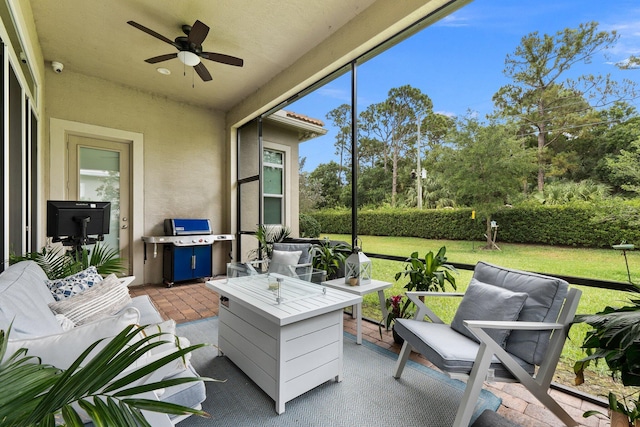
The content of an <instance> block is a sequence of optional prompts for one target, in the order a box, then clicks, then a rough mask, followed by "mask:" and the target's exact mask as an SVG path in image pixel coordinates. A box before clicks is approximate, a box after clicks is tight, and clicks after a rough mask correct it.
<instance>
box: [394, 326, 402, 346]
mask: <svg viewBox="0 0 640 427" xmlns="http://www.w3.org/2000/svg"><path fill="white" fill-rule="evenodd" d="M391 334H392V335H393V342H394V343H396V344H398V345H402V344H404V339H403V338H402V337H401V336H400V335H398V333H397V332H396V329H395V328H394V327H393V326H392V327H391Z"/></svg>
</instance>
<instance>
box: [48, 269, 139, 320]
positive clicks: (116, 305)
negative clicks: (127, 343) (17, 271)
mask: <svg viewBox="0 0 640 427" xmlns="http://www.w3.org/2000/svg"><path fill="white" fill-rule="evenodd" d="M129 303H131V297H130V296H129V288H127V287H126V286H125V285H123V284H122V283H120V281H119V280H118V278H117V277H116V275H115V274H110V275H109V276H107V277H106V278H105V279H104V280H103V281H101V282H99V283H97V284H95V285H93V286H92V287H91V288H89V289H87V290H85V291H84V292H81V293H79V294H75V295H73V296H71V297H69V298H66V299H64V300H62V301H56V302H52V303H51V304H49V307H50V308H51V310H52V311H53V312H54V313H56V314H64V315H65V316H66V317H67V318H69V319H70V320H71V321H72V322H73V323H75V324H76V326H77V325H82V324H84V323H87V322H91V321H93V320H98V319H101V318H104V317H107V316H109V315H112V314H115V313H117V312H118V311H120V310H122V309H123V308H124V307H125V306H127V305H128V304H129Z"/></svg>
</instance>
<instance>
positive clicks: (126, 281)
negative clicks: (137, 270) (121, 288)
mask: <svg viewBox="0 0 640 427" xmlns="http://www.w3.org/2000/svg"><path fill="white" fill-rule="evenodd" d="M118 280H119V281H120V283H121V284H123V285H125V286H127V287H128V286H129V285H130V284H131V282H133V281H134V280H136V276H124V277H119V278H118Z"/></svg>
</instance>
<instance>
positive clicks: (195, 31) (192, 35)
mask: <svg viewBox="0 0 640 427" xmlns="http://www.w3.org/2000/svg"><path fill="white" fill-rule="evenodd" d="M207 34H209V27H207V26H206V25H205V24H203V23H202V22H200V21H196V22H194V23H193V26H192V27H191V31H190V32H189V37H187V41H188V42H189V44H193V45H194V46H200V45H201V44H202V42H203V41H204V39H205V38H207Z"/></svg>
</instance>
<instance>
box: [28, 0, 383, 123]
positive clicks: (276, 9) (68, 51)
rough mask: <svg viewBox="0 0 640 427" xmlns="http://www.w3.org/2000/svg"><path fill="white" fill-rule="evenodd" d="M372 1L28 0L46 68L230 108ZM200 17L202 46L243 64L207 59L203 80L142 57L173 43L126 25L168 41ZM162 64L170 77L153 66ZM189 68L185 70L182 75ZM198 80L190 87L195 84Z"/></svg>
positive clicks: (177, 64) (172, 62)
mask: <svg viewBox="0 0 640 427" xmlns="http://www.w3.org/2000/svg"><path fill="white" fill-rule="evenodd" d="M373 3H375V0H321V1H311V0H217V1H213V0H199V1H198V0H191V1H188V0H135V1H134V0H53V1H52V0H31V1H30V4H31V7H32V10H33V15H34V19H35V23H36V29H37V33H38V39H39V41H40V44H41V48H42V52H43V56H44V59H45V61H46V63H47V65H46V66H47V67H49V66H50V62H51V61H58V62H61V63H63V64H64V71H63V72H76V73H80V74H85V75H89V76H94V77H98V78H103V79H106V80H110V81H114V82H117V83H121V84H123V85H127V86H131V87H134V88H137V89H139V90H142V91H145V92H149V93H153V94H157V95H161V96H165V97H168V98H171V99H174V100H177V101H181V102H187V103H192V104H195V105H199V106H204V107H207V108H211V109H217V110H222V111H227V110H229V109H230V108H231V107H232V106H234V105H236V104H237V103H239V102H240V101H241V100H243V99H245V98H246V97H247V96H249V95H250V94H252V93H254V92H256V91H257V90H258V89H259V88H261V87H262V86H263V85H265V84H266V83H267V82H269V81H270V80H271V79H272V78H274V77H275V76H276V75H278V74H279V73H280V72H281V71H282V70H284V69H286V68H287V67H289V66H290V65H291V64H293V63H294V62H295V61H296V60H297V59H299V58H300V57H301V56H302V55H304V54H305V53H307V52H308V51H309V50H311V48H313V47H314V46H316V45H317V44H319V43H320V42H322V41H323V40H325V39H326V38H327V37H329V36H330V35H331V34H333V33H334V32H335V31H337V30H338V29H339V28H340V27H342V26H343V25H345V24H346V23H347V22H349V21H350V20H351V19H353V18H354V17H356V16H357V15H358V14H360V13H361V12H362V11H363V10H365V9H366V8H367V7H369V6H370V5H371V4H373ZM196 19H198V20H200V21H202V22H203V23H205V24H206V25H208V26H209V27H210V28H211V30H210V32H209V34H208V36H207V38H206V40H205V41H204V42H203V44H202V46H203V50H205V51H208V52H218V53H223V54H226V55H231V56H236V57H240V58H243V59H244V67H242V68H239V67H233V66H229V65H223V64H219V63H216V62H212V61H207V60H204V63H205V65H206V67H207V69H208V70H209V72H210V73H211V75H212V77H213V80H212V81H210V82H203V81H201V80H200V78H199V77H198V75H197V74H196V73H195V72H194V71H193V70H192V69H191V68H190V67H185V66H184V65H183V64H182V63H181V62H180V61H179V60H178V59H171V60H169V61H165V62H162V63H159V64H148V63H146V62H144V60H145V59H147V58H150V57H154V56H158V55H162V54H167V53H175V52H176V49H175V48H174V47H173V46H171V45H169V44H167V43H163V42H162V41H160V40H158V39H156V38H154V37H152V36H150V35H148V34H146V33H144V32H142V31H140V30H138V29H136V28H134V27H132V26H130V25H128V24H127V21H130V20H133V21H135V22H137V23H139V24H141V25H143V26H145V27H147V28H150V29H152V30H154V31H156V32H157V33H160V34H161V35H163V36H165V37H167V38H169V39H171V40H173V39H175V38H176V37H178V36H182V35H184V34H183V33H182V30H181V26H182V25H183V24H189V25H192V24H193V23H194V22H195V20H196ZM158 67H165V68H167V69H169V70H170V71H171V75H169V76H165V75H162V74H160V73H158V72H157V71H156V68H158ZM185 68H186V76H185V75H184V74H183V73H184V71H185ZM192 85H195V87H192Z"/></svg>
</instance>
